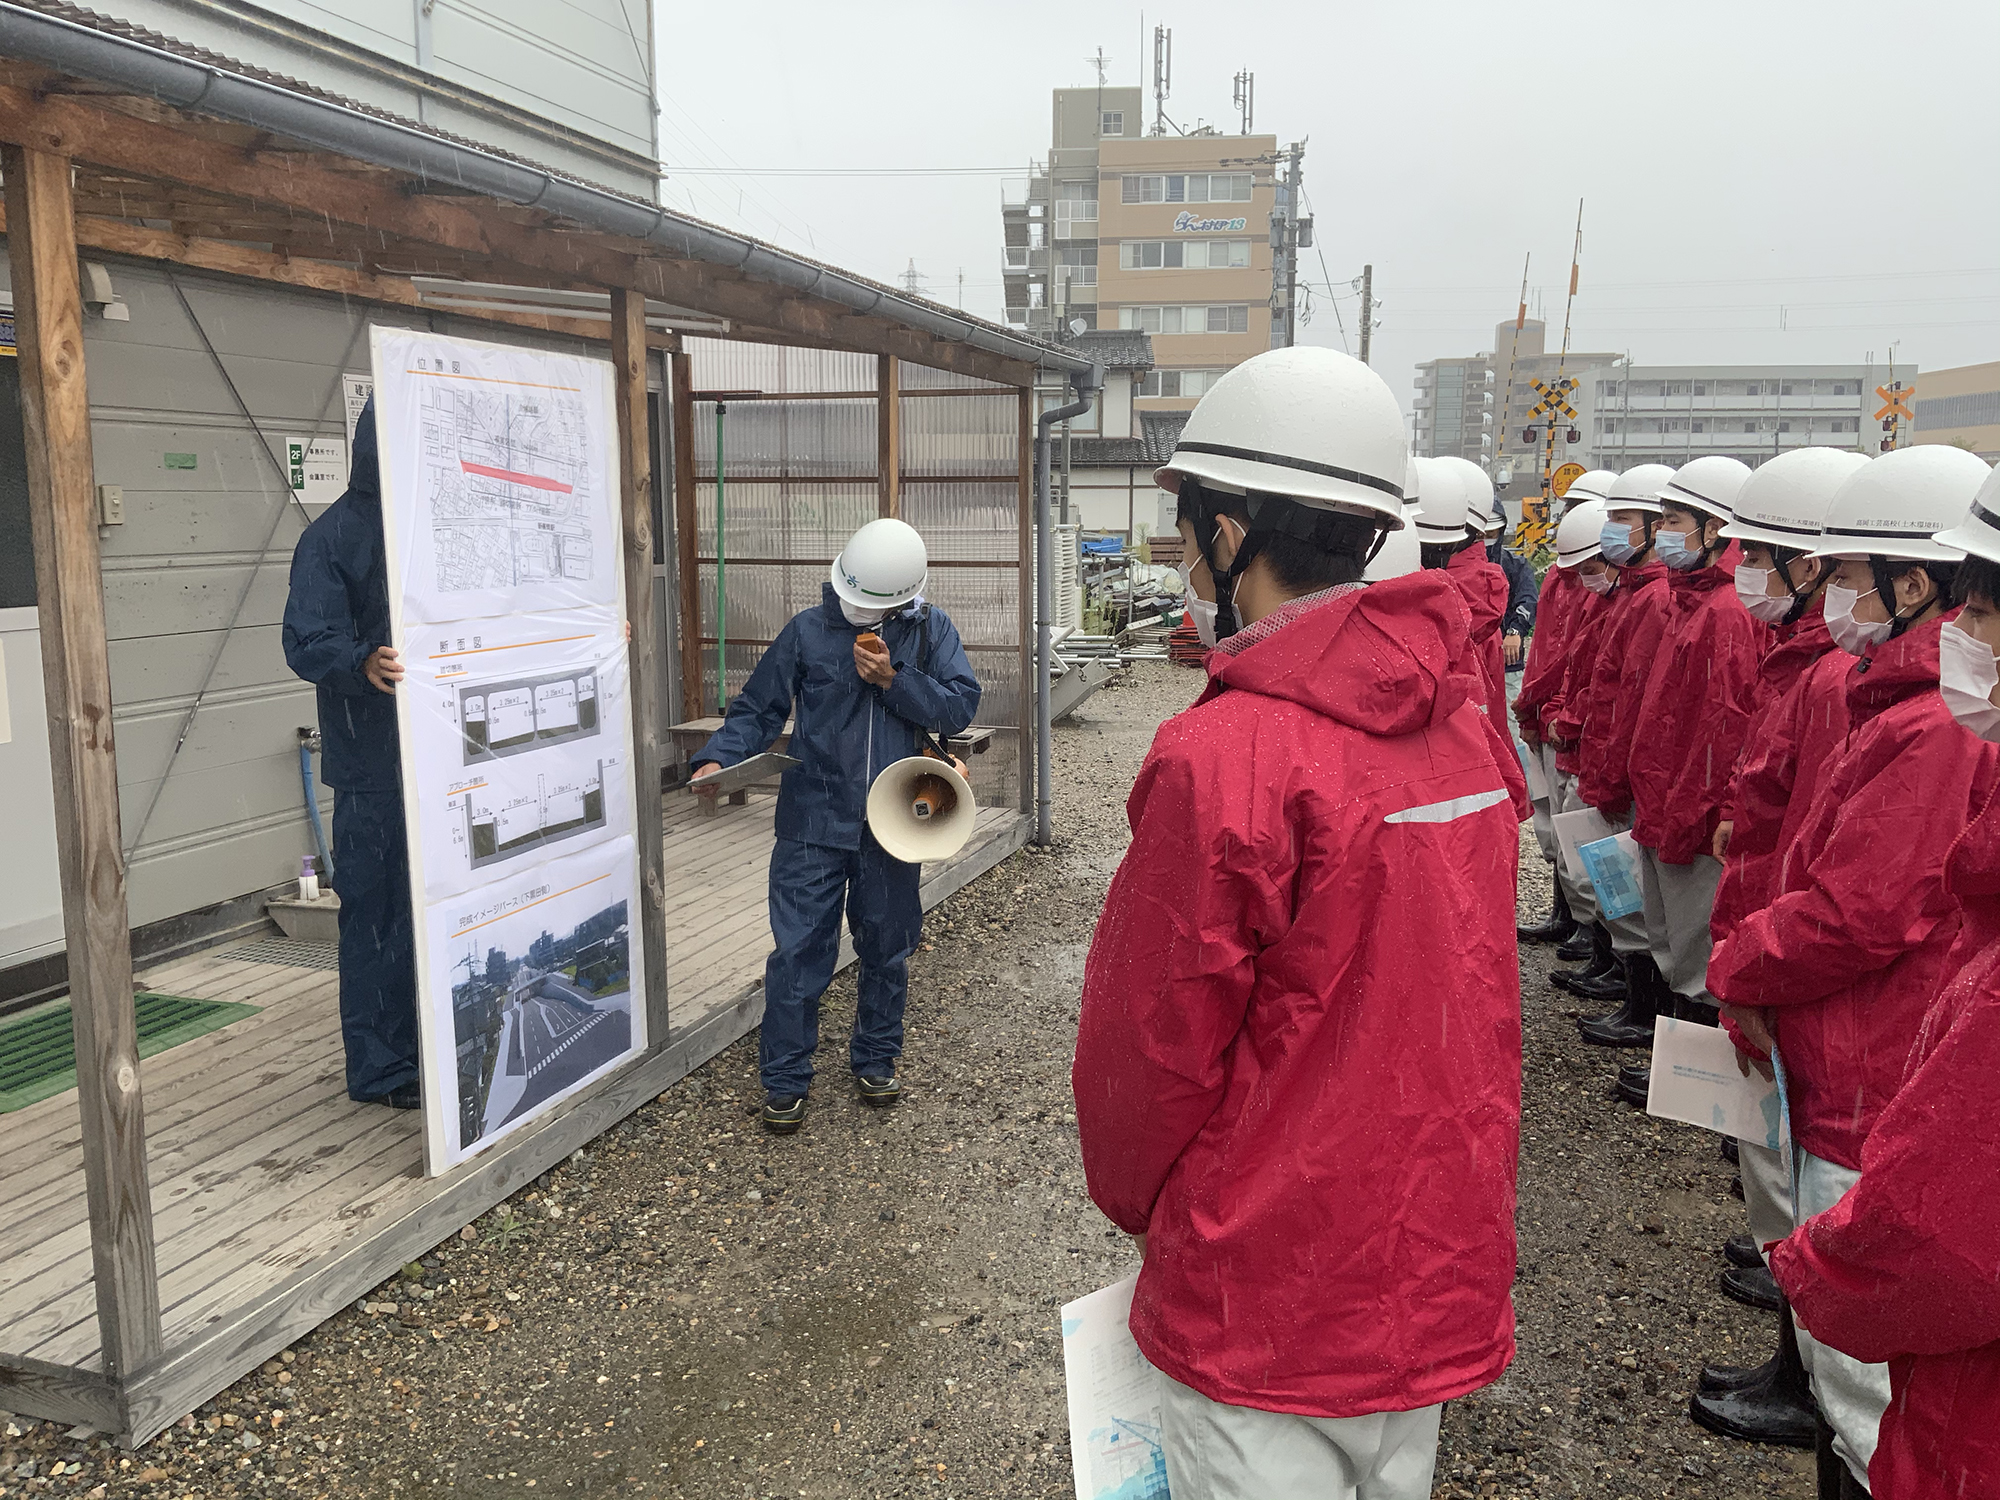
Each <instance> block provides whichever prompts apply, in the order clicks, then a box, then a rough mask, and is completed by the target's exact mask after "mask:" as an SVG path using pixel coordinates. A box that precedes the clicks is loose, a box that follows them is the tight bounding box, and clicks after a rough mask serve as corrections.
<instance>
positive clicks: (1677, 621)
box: [1627, 544, 1770, 865]
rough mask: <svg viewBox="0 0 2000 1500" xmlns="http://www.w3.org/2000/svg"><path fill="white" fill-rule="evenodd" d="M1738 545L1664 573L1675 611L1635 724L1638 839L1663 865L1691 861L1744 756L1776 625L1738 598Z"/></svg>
mask: <svg viewBox="0 0 2000 1500" xmlns="http://www.w3.org/2000/svg"><path fill="white" fill-rule="evenodd" d="M1735 550H1736V549H1735V547H1734V545H1733V544H1732V545H1731V546H1730V547H1729V548H1728V549H1727V550H1725V551H1724V552H1723V554H1722V556H1721V557H1720V558H1719V559H1717V561H1716V562H1715V563H1714V564H1713V565H1712V566H1710V567H1706V568H1697V569H1696V570H1694V571H1693V572H1690V573H1675V574H1673V575H1671V576H1670V577H1669V579H1668V580H1667V583H1668V589H1669V600H1670V603H1671V610H1670V613H1669V614H1668V617H1667V629H1666V635H1665V638H1664V639H1663V640H1662V641H1661V642H1660V648H1659V650H1658V652H1657V653H1656V654H1655V656H1654V660H1653V669H1652V673H1651V675H1650V676H1649V677H1648V678H1647V680H1646V692H1645V696H1644V698H1643V699H1642V700H1641V701H1640V704H1639V714H1638V718H1637V720H1636V721H1635V723H1634V725H1633V732H1632V755H1631V759H1630V760H1629V762H1628V763H1627V773H1628V775H1629V777H1630V779H1631V786H1632V837H1633V838H1634V839H1636V840H1637V841H1638V842H1639V843H1640V844H1642V845H1644V846H1645V847H1646V848H1648V849H1651V850H1652V851H1653V852H1654V853H1655V854H1657V855H1658V856H1659V858H1660V860H1661V861H1662V863H1665V864H1670V865H1686V864H1692V863H1693V862H1694V858H1695V856H1696V855H1698V854H1706V853H1708V852H1709V846H1710V845H1712V844H1713V843H1714V842H1715V825H1716V824H1717V823H1719V822H1721V821H1722V805H1723V802H1724V800H1725V798H1726V797H1727V796H1728V793H1729V783H1730V778H1731V776H1732V775H1733V774H1734V773H1735V770H1736V763H1737V760H1738V759H1739V758H1740V757H1741V756H1742V754H1743V744H1744V738H1745V735H1746V734H1747V732H1748V730H1749V727H1750V715H1751V712H1752V710H1753V709H1754V707H1755V704H1756V692H1755V689H1756V683H1757V667H1758V663H1759V660H1760V659H1761V658H1762V656H1763V654H1764V645H1765V641H1766V640H1767V639H1768V638H1769V636H1770V631H1769V630H1768V629H1766V628H1765V627H1764V626H1762V625H1760V624H1758V623H1757V621H1755V620H1753V619H1752V618H1750V615H1749V612H1748V611H1746V610H1745V609H1744V608H1743V605H1742V602H1741V601H1740V600H1738V599H1737V597H1736V582H1735V578H1736V575H1735Z"/></svg>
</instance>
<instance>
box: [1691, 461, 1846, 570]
mask: <svg viewBox="0 0 2000 1500" xmlns="http://www.w3.org/2000/svg"><path fill="white" fill-rule="evenodd" d="M1867 462H1868V457H1867V455H1866V454H1862V453H1856V452H1854V451H1853V450H1851V449H1848V448H1794V449H1792V450H1791V452H1789V453H1780V454H1779V455H1778V456H1777V457H1776V458H1772V459H1767V460H1765V462H1764V463H1762V464H1761V465H1759V466H1758V467H1757V468H1755V469H1753V470H1751V471H1750V477H1749V478H1748V479H1746V480H1745V481H1744V482H1743V488H1742V489H1740V490H1738V491H1737V492H1736V506H1735V510H1736V519H1735V520H1733V521H1731V522H1730V523H1729V524H1728V525H1727V526H1725V527H1723V528H1722V534H1723V535H1724V536H1726V537H1734V538H1735V539H1736V540H1738V541H1742V542H1762V543H1763V544H1764V545H1765V546H1767V547H1789V548H1791V549H1792V550H1793V551H1797V552H1804V551H1809V550H1810V549H1812V548H1813V547H1816V546H1818V545H1819V527H1820V522H1822V521H1824V520H1825V519H1826V511H1827V507H1828V506H1830V505H1832V504H1833V496H1834V492H1835V491H1837V490H1838V489H1839V488H1840V487H1841V486H1842V485H1843V484H1845V483H1847V481H1848V480H1850V479H1852V478H1853V477H1854V471H1855V470H1856V469H1858V468H1860V467H1861V466H1862V465H1863V464H1865V463H1867Z"/></svg>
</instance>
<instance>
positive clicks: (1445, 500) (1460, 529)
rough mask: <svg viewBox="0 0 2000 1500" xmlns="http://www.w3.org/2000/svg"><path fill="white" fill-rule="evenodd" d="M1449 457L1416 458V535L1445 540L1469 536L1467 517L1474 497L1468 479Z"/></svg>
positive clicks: (1456, 539)
mask: <svg viewBox="0 0 2000 1500" xmlns="http://www.w3.org/2000/svg"><path fill="white" fill-rule="evenodd" d="M1451 463H1452V460H1450V459H1448V458H1420V459H1418V460H1417V485H1418V490H1417V502H1418V503H1417V516H1416V528H1417V537H1418V539H1419V540H1421V541H1425V542H1432V543H1438V544H1442V543H1445V542H1462V541H1464V540H1465V539H1466V535H1465V517H1466V508H1467V504H1468V502H1469V501H1470V499H1471V497H1470V496H1469V495H1468V494H1467V493H1466V488H1465V481H1464V479H1463V477H1462V476H1461V475H1460V474H1459V473H1458V471H1457V470H1455V469H1453V468H1452V467H1451Z"/></svg>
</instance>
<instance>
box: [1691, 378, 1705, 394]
mask: <svg viewBox="0 0 2000 1500" xmlns="http://www.w3.org/2000/svg"><path fill="white" fill-rule="evenodd" d="M1694 393H1695V394H1696V395H1697V396H1706V395H1707V394H1708V384H1707V382H1706V381H1701V380H1697V381H1696V382H1695V383H1694Z"/></svg>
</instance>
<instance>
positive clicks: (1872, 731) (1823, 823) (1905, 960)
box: [1708, 618, 2000, 1171]
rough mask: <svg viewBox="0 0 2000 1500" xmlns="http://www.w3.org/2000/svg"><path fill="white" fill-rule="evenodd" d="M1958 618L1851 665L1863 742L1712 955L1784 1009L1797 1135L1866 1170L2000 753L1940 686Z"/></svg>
mask: <svg viewBox="0 0 2000 1500" xmlns="http://www.w3.org/2000/svg"><path fill="white" fill-rule="evenodd" d="M1942 624H1943V620H1942V618H1939V619H1933V620H1928V621H1925V622H1924V623H1923V624H1921V625H1918V626H1916V627H1914V628H1913V629H1911V630H1908V631H1906V632H1904V634H1902V635H1901V636H1898V637H1897V638H1896V639H1894V640H1892V641H1888V642H1885V643H1884V644H1883V645H1881V646H1879V647H1877V648H1876V649H1875V651H1874V653H1873V654H1872V655H1871V656H1870V657H1868V658H1866V659H1864V660H1863V661H1862V662H1860V663H1858V664H1857V665H1856V666H1855V668H1854V670H1853V671H1852V672H1851V673H1850V674H1849V676H1848V678H1847V679H1846V680H1847V713H1848V722H1849V729H1848V734H1847V742H1846V745H1845V747H1844V748H1843V749H1842V750H1841V751H1840V754H1839V756H1838V758H1837V759H1836V760H1834V761H1833V762H1832V763H1831V764H1830V765H1828V766H1827V767H1826V768H1825V770H1824V772H1823V773H1822V774H1821V776H1820V779H1819V785H1818V787H1817V789H1816V791H1815V793H1814V796H1813V801H1812V808H1811V810H1810V811H1809V812H1808V813H1807V814H1806V817H1805V821H1804V823H1803V825H1802V826H1801V828H1800V831H1799V834H1798V837H1797V839H1796V840H1795V841H1794V842H1793V843H1792V845H1791V846H1790V847H1789V848H1788V849H1786V850H1785V852H1784V855H1783V859H1782V865H1781V869H1780V872H1779V877H1778V895H1777V897H1776V899H1774V900H1773V901H1772V903H1771V904H1770V905H1769V906H1767V907H1765V908H1764V909H1763V910H1762V911H1758V912H1753V913H1752V914H1751V915H1750V916H1748V917H1746V918H1744V919H1743V921H1742V922H1740V923H1739V924H1737V927H1736V930H1735V931H1734V932H1732V933H1731V934H1730V935H1729V937H1728V939H1727V940H1726V941H1725V942H1723V943H1722V945H1721V946H1720V947H1718V948H1717V949H1716V950H1715V952H1714V954H1713V956H1712V957H1711V958H1710V960H1709V966H1708V985H1709V989H1710V990H1711V991H1713V992H1714V994H1715V995H1716V997H1717V998H1718V999H1720V1000H1722V1001H1724V1002H1726V1003H1728V1004H1730V1005H1739V1006H1762V1007H1766V1008H1768V1009H1769V1010H1770V1011H1771V1015H1770V1016H1769V1017H1768V1018H1767V1019H1768V1020H1769V1021H1770V1022H1771V1025H1772V1030H1773V1031H1774V1032H1775V1033H1776V1035H1777V1039H1778V1055H1779V1057H1780V1058H1781V1059H1782V1060H1783V1062H1784V1065H1785V1071H1786V1078H1787V1082H1788V1084H1789V1093H1788V1100H1789V1104H1790V1109H1791V1122H1792V1138H1793V1139H1794V1140H1795V1141H1796V1142H1797V1143H1798V1144H1799V1145H1800V1146H1802V1147H1803V1148H1804V1149H1805V1150H1807V1151H1810V1152H1811V1153H1812V1154H1813V1155H1814V1156H1817V1157H1819V1158H1820V1159H1821V1160H1822V1161H1830V1162H1833V1163H1834V1164H1835V1165H1837V1166H1842V1167H1846V1168H1848V1169H1849V1170H1850V1171H1858V1170H1859V1169H1860V1167H1861V1149H1862V1145H1863V1143H1864V1142H1866V1140H1867V1139H1868V1133H1869V1131H1870V1130H1871V1129H1872V1128H1873V1127H1874V1124H1875V1119H1876V1117H1877V1116H1878V1115H1880V1114H1881V1112H1882V1109H1883V1106H1885V1105H1886V1104H1887V1103H1888V1102H1889V1100H1890V1099H1891V1098H1892V1097H1893V1096H1894V1095H1895V1092H1896V1090H1897V1088H1898V1087H1900V1086H1901V1084H1902V1081H1903V1073H1904V1066H1905V1064H1906V1063H1907V1062H1908V1060H1909V1056H1910V1046H1911V1043H1912V1042H1913V1041H1914V1040H1915V1038H1916V1034H1917V1028H1918V1026H1919V1024H1920V1023H1921V1022H1922V1020H1923V1017H1924V1013H1925V1011H1926V1010H1927V1009H1928V1008H1929V1007H1930V1004H1931V1002H1932V1000H1934V999H1935V998H1936V996H1937V993H1938V990H1939V989H1940V988H1941V986H1942V985H1943V983H1944V980H1945V978H1946V975H1947V968H1948V962H1949V958H1950V954H1951V948H1952V943H1953V940H1954V939H1955V938H1956V937H1957V935H1958V931H1959V909H1958V901H1957V899H1956V898H1955V897H1953V896H1952V895H1951V894H1950V893H1949V892H1947V891H1946V890H1945V885H1944V865H1945V856H1946V854H1947V853H1948V852H1949V851H1950V849H1951V847H1952V844H1953V843H1954V842H1955V841H1956V840H1957V838H1958V836H1959V834H1960V833H1962V832H1963V831H1964V830H1965V827H1966V824H1967V823H1968V821H1969V820H1970V818H1971V814H1972V810H1973V809H1974V808H1976V807H1981V806H1983V805H1984V804H1985V801H1986V798H1987V796H1988V794H1989V793H1991V791H1992V789H1993V786H1994V784H1995V780H1996V774H1995V773H1996V759H2000V751H1996V749H1995V747H1994V746H1992V745H1988V744H1985V743H1983V742H1981V741H1979V740H1977V739H1974V738H1973V737H1972V736H1971V735H1969V734H1967V733H1966V732H1965V731H1964V730H1963V729H1961V728H1960V727H1959V726H1958V724H1957V722H1956V721H1955V720H1954V719H1953V718H1952V716H1951V711H1950V710H1949V709H1947V708H1946V707H1945V706H1944V700H1943V698H1942V697H1940V696H1939V694H1938V632H1939V630H1940V628H1941V627H1942Z"/></svg>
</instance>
